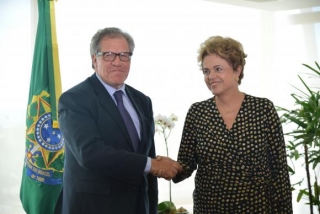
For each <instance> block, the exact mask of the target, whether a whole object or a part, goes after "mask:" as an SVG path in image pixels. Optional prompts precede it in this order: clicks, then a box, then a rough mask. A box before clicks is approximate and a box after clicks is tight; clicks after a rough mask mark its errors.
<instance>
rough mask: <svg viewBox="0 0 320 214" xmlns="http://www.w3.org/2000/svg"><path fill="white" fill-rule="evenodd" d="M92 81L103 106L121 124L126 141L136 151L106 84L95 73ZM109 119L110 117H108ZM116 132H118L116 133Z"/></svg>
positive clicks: (120, 127)
mask: <svg viewBox="0 0 320 214" xmlns="http://www.w3.org/2000/svg"><path fill="white" fill-rule="evenodd" d="M90 80H91V82H92V87H93V89H94V91H95V93H96V94H97V98H98V100H99V102H100V104H101V105H102V107H103V108H104V109H105V110H106V111H107V112H109V117H111V118H112V119H113V120H114V121H115V122H116V123H117V125H118V126H119V129H120V131H121V132H122V134H123V135H124V136H125V138H126V142H127V143H128V144H129V146H130V147H131V149H132V151H134V148H133V145H132V143H131V139H130V136H129V133H128V131H127V128H126V125H125V123H124V122H123V119H122V116H121V114H120V112H119V110H118V108H117V106H116V104H115V103H114V101H113V99H112V97H111V96H110V94H109V93H108V91H107V90H106V89H105V88H104V86H103V85H102V84H101V82H100V81H99V80H98V78H97V77H96V74H93V75H92V76H91V78H90ZM106 119H108V120H109V118H106ZM115 134H116V133H115Z"/></svg>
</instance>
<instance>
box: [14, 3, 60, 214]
mask: <svg viewBox="0 0 320 214" xmlns="http://www.w3.org/2000/svg"><path fill="white" fill-rule="evenodd" d="M54 3H55V2H54V1H52V0H51V1H50V0H38V11H39V19H38V27H37V35H36V41H35V48H34V53H33V62H32V71H31V80H30V89H29V99H28V108H27V115H26V147H25V161H24V166H23V174H22V182H21V187H20V199H21V202H22V205H23V208H24V210H25V212H26V213H27V214H53V213H54V209H55V206H56V204H57V201H58V198H59V194H60V191H61V189H62V176H63V160H64V142H63V138H62V136H61V132H60V129H59V125H58V120H57V103H58V98H59V96H60V94H61V78H60V68H59V59H58V45H57V38H56V29H55V16H54Z"/></svg>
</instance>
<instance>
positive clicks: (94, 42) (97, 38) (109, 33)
mask: <svg viewBox="0 0 320 214" xmlns="http://www.w3.org/2000/svg"><path fill="white" fill-rule="evenodd" d="M105 37H109V38H118V37H124V38H125V39H126V40H127V42H128V44H129V49H130V52H131V53H133V51H134V41H133V38H132V37H131V36H130V34H128V33H126V32H123V31H122V30H121V29H119V28H115V27H110V28H104V29H102V30H98V31H97V33H96V34H95V35H94V36H93V37H92V39H91V43H90V55H91V56H92V55H94V54H97V53H98V52H99V51H100V42H101V40H102V39H103V38H105ZM92 66H93V65H92ZM92 68H93V67H92Z"/></svg>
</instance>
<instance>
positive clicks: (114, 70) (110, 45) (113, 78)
mask: <svg viewBox="0 0 320 214" xmlns="http://www.w3.org/2000/svg"><path fill="white" fill-rule="evenodd" d="M100 52H113V53H121V52H130V49H129V44H128V42H127V40H126V39H125V38H124V37H116V38H110V37H105V38H103V39H102V40H101V42H100ZM92 62H93V65H94V68H95V71H96V73H97V74H98V75H99V77H100V78H101V79H102V80H103V81H104V82H105V83H107V84H108V85H110V86H112V87H114V88H116V89H117V88H120V87H121V86H122V85H123V84H124V81H125V80H126V79H127V77H128V74H129V70H130V63H131V61H130V60H129V61H127V62H124V61H121V60H120V58H119V56H116V58H115V59H114V60H112V61H105V60H104V59H103V55H101V56H97V55H93V56H92Z"/></svg>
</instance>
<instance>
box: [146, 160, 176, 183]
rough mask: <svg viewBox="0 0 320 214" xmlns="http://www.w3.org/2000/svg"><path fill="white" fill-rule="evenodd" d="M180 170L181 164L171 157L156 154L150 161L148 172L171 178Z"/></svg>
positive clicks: (159, 176) (167, 178)
mask: <svg viewBox="0 0 320 214" xmlns="http://www.w3.org/2000/svg"><path fill="white" fill-rule="evenodd" d="M181 171H182V166H181V165H180V164H179V163H178V162H177V161H174V160H172V159H171V158H168V157H164V156H157V157H156V158H155V159H152V161H151V170H150V173H151V174H152V175H153V176H156V177H158V178H164V179H166V180H168V181H169V180H171V179H172V178H174V177H175V176H176V175H177V174H178V173H180V172H181Z"/></svg>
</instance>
